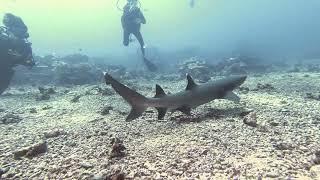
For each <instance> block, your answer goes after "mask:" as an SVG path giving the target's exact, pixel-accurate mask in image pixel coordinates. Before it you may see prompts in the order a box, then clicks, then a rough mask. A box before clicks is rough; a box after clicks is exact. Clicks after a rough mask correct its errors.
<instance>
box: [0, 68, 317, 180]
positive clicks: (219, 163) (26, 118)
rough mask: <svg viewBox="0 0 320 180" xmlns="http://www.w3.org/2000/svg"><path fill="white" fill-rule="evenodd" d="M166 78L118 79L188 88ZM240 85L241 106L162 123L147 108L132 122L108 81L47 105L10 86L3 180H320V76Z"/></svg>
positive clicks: (146, 89)
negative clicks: (239, 179)
mask: <svg viewBox="0 0 320 180" xmlns="http://www.w3.org/2000/svg"><path fill="white" fill-rule="evenodd" d="M165 79H166V78H165V76H164V77H162V78H158V79H155V80H130V81H121V80H120V81H121V82H123V83H124V84H126V85H128V86H129V87H132V88H134V89H136V90H137V91H138V92H140V93H142V94H144V95H146V96H149V97H150V96H153V95H154V93H155V84H156V83H157V84H160V85H161V86H162V87H163V89H164V90H165V91H166V92H168V91H170V92H172V93H174V92H177V91H180V90H183V89H184V88H185V86H186V80H165ZM171 79H172V78H171ZM48 87H53V86H45V88H48ZM242 87H243V88H241V89H240V90H237V91H236V93H237V94H239V95H240V97H241V103H240V104H235V103H233V102H231V101H228V100H215V101H212V102H211V103H208V104H205V105H203V106H200V107H198V108H197V109H195V110H193V111H192V113H193V115H192V116H191V117H187V116H185V115H183V114H181V113H180V112H175V113H173V114H170V113H168V114H167V115H166V117H165V119H164V120H161V121H159V120H157V113H156V111H155V110H154V109H148V111H147V112H146V113H145V114H144V115H143V116H142V117H140V118H139V119H136V120H134V121H130V122H126V121H125V117H126V116H127V114H128V112H129V110H130V107H129V105H128V104H127V103H126V102H125V101H124V100H123V99H122V98H121V97H120V96H119V95H118V94H116V93H115V92H114V91H113V89H111V87H110V86H107V85H105V84H104V83H102V82H101V84H97V85H84V86H72V87H53V88H54V92H51V93H52V94H50V95H49V97H47V96H46V97H45V98H43V97H42V98H39V97H38V96H39V95H40V93H39V90H38V87H32V86H13V87H11V88H10V89H9V90H8V91H6V92H5V93H4V95H2V96H0V168H1V170H0V173H1V171H4V172H3V173H4V174H3V175H2V178H4V179H105V178H106V177H108V178H110V179H112V178H113V179H117V178H118V179H121V178H123V177H124V178H126V179H228V178H230V179H233V178H235V179H236V178H237V177H240V178H241V179H245V178H247V179H258V178H262V179H289V178H292V179H320V129H319V128H320V97H319V96H320V74H316V73H272V74H264V75H255V76H254V75H250V76H249V77H248V79H247V81H246V82H245V83H244V84H243V85H242ZM45 99H47V100H45ZM244 121H246V123H244ZM248 121H250V122H251V123H248ZM255 121H256V122H255ZM0 179H1V178H0Z"/></svg>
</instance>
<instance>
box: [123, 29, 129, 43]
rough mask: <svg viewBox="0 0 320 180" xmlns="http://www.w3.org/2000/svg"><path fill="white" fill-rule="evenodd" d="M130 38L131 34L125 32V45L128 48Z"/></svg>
mask: <svg viewBox="0 0 320 180" xmlns="http://www.w3.org/2000/svg"><path fill="white" fill-rule="evenodd" d="M129 37H130V32H129V31H127V30H124V31H123V45H124V46H128V45H129Z"/></svg>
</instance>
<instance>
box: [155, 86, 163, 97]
mask: <svg viewBox="0 0 320 180" xmlns="http://www.w3.org/2000/svg"><path fill="white" fill-rule="evenodd" d="M165 95H166V93H165V92H164V90H163V89H162V87H161V86H160V85H158V84H157V85H156V95H155V96H154V97H155V98H160V97H163V96H165Z"/></svg>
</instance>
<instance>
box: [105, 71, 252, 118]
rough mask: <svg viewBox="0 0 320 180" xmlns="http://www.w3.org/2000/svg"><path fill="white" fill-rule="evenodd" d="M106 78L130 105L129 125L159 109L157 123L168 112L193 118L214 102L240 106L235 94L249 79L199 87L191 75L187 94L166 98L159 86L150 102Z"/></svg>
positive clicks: (228, 79)
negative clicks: (194, 111)
mask: <svg viewBox="0 0 320 180" xmlns="http://www.w3.org/2000/svg"><path fill="white" fill-rule="evenodd" d="M104 77H105V81H106V84H108V85H109V84H110V85H111V86H112V87H113V89H114V90H115V91H116V92H117V93H118V94H119V95H120V96H122V97H123V98H124V99H125V100H126V101H127V102H128V103H129V104H130V105H131V107H132V109H131V112H130V114H129V115H128V116H127V118H126V120H127V121H129V120H133V119H136V118H138V117H140V116H141V115H142V113H143V112H144V111H145V110H146V109H147V108H148V107H154V108H156V109H157V110H158V119H163V118H164V116H165V114H166V112H167V111H181V112H183V113H185V114H187V115H190V114H191V109H192V108H196V107H198V106H200V105H202V104H206V103H208V102H210V101H212V100H214V99H229V100H232V101H235V102H239V100H240V98H239V97H238V96H237V95H236V94H234V93H233V92H232V91H233V90H234V89H235V88H237V87H239V86H240V85H241V84H242V83H243V82H244V81H245V80H246V76H233V77H228V78H224V79H220V80H217V81H214V82H209V83H206V84H200V85H198V84H196V83H195V82H194V80H193V79H192V77H191V76H190V75H187V80H188V84H187V87H186V89H185V90H184V91H181V92H178V93H175V94H166V93H165V92H164V90H163V89H162V88H161V87H160V86H159V85H156V95H155V96H154V97H152V98H148V97H145V96H143V95H141V94H140V93H137V92H136V91H134V90H132V89H130V88H128V87H127V86H125V85H123V84H122V83H120V82H119V81H117V80H115V79H114V78H113V77H112V76H110V75H109V74H107V73H105V75H104Z"/></svg>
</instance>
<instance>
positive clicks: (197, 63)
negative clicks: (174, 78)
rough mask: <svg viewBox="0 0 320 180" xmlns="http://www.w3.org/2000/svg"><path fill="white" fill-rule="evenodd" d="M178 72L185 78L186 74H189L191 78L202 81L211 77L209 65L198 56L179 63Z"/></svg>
mask: <svg viewBox="0 0 320 180" xmlns="http://www.w3.org/2000/svg"><path fill="white" fill-rule="evenodd" d="M178 67H179V74H180V76H181V78H185V76H186V74H190V75H191V76H192V77H193V78H195V79H198V80H200V81H201V82H202V83H204V82H207V81H209V80H210V79H211V75H210V72H212V71H211V69H212V68H211V66H210V65H209V64H208V63H207V62H206V61H204V60H201V59H200V58H198V57H192V58H190V59H187V60H185V61H183V62H182V63H180V64H179V65H178Z"/></svg>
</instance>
